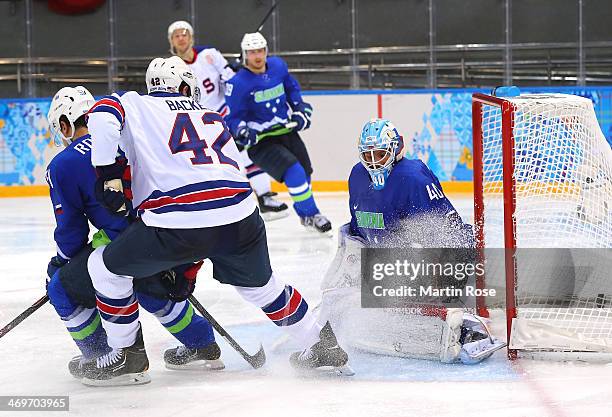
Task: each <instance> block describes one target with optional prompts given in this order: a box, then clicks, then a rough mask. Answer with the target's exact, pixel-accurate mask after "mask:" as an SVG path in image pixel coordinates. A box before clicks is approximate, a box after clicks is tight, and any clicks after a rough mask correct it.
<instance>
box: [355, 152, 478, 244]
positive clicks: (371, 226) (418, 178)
mask: <svg viewBox="0 0 612 417" xmlns="http://www.w3.org/2000/svg"><path fill="white" fill-rule="evenodd" d="M349 204H350V207H349V209H350V212H351V223H350V233H351V235H354V236H360V237H361V238H363V239H366V240H367V241H368V242H369V243H371V244H382V243H385V242H386V241H387V242H388V241H389V240H392V241H394V242H396V243H397V242H398V239H393V235H394V234H395V233H398V232H400V230H401V228H402V221H403V220H405V219H407V218H414V219H423V218H424V217H425V216H429V218H430V219H433V220H430V222H433V223H435V224H434V227H433V228H430V230H425V233H438V234H442V232H441V231H439V228H437V227H435V226H437V225H444V227H445V229H450V230H444V233H448V234H450V236H451V239H453V241H456V242H459V244H456V245H447V244H445V245H443V246H455V247H471V246H472V245H473V233H472V227H471V226H470V225H468V224H464V223H463V222H462V221H461V218H460V217H459V215H458V214H457V212H456V211H455V208H454V207H453V205H452V204H451V202H450V201H449V200H448V198H446V196H445V195H444V193H443V191H442V186H441V185H440V182H439V181H438V178H437V177H436V176H435V175H434V173H433V172H431V170H430V169H429V168H428V167H427V166H426V165H425V164H424V163H423V162H422V161H421V160H419V159H406V158H403V159H401V160H400V161H399V162H398V163H397V164H396V165H395V166H394V167H393V169H392V170H391V173H390V174H389V177H388V178H387V182H386V185H385V187H384V188H383V189H382V190H375V189H374V188H373V187H372V183H371V180H370V175H369V174H368V171H367V170H366V169H365V167H364V166H363V165H362V164H361V163H358V164H356V165H355V166H354V167H353V170H352V171H351V175H350V178H349ZM419 216H423V217H419ZM415 221H416V222H419V221H420V220H415ZM440 227H443V226H440ZM425 229H427V226H426V227H425ZM408 232H410V230H408ZM407 234H409V233H407ZM453 235H454V236H453ZM396 237H397V236H396ZM428 238H429V236H426V239H425V240H428ZM419 240H421V241H422V239H419ZM405 243H408V244H410V243H413V242H405ZM414 243H421V242H414Z"/></svg>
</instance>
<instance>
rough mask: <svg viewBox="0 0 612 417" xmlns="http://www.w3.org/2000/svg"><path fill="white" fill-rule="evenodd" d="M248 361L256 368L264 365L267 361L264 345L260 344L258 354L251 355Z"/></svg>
mask: <svg viewBox="0 0 612 417" xmlns="http://www.w3.org/2000/svg"><path fill="white" fill-rule="evenodd" d="M248 362H249V364H251V366H252V367H253V368H254V369H259V368H261V367H262V366H264V364H265V363H266V352H265V351H264V348H263V346H262V345H259V351H258V352H257V353H256V354H254V355H252V356H249V359H248Z"/></svg>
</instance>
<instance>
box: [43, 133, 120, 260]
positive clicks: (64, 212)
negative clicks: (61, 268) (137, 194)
mask: <svg viewBox="0 0 612 417" xmlns="http://www.w3.org/2000/svg"><path fill="white" fill-rule="evenodd" d="M46 179H47V183H48V184H49V190H50V195H51V202H52V204H53V212H54V214H55V221H56V224H57V227H56V228H55V233H54V235H53V237H54V239H55V243H56V244H57V254H58V255H59V256H61V257H62V258H64V259H70V258H72V257H73V256H74V255H76V254H77V253H78V252H79V251H80V250H81V249H82V248H83V247H84V246H85V245H86V244H87V238H88V236H89V223H88V222H87V220H88V219H89V221H90V222H91V224H93V225H94V227H96V228H97V229H104V231H105V232H106V234H107V236H108V237H109V238H111V239H114V238H115V237H116V236H117V235H118V234H119V233H121V231H122V230H123V229H125V228H126V227H127V225H128V223H127V219H126V218H125V217H119V216H115V215H113V214H111V213H110V212H109V211H108V210H107V209H105V208H104V207H102V206H101V205H100V203H98V201H97V200H96V197H95V192H94V185H95V182H96V172H95V170H94V168H93V166H92V165H91V138H90V137H89V135H85V136H81V137H80V138H78V139H75V140H74V141H73V142H72V143H71V144H70V145H68V146H67V147H66V149H64V150H63V151H61V152H60V153H59V154H57V155H55V157H54V158H53V159H52V160H51V162H50V163H49V166H48V167H47V174H46Z"/></svg>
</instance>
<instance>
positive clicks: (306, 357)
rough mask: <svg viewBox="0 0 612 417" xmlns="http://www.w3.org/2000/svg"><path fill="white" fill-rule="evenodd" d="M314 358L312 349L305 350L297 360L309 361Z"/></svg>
mask: <svg viewBox="0 0 612 417" xmlns="http://www.w3.org/2000/svg"><path fill="white" fill-rule="evenodd" d="M314 356H315V354H314V352H313V351H312V349H306V350H304V351H303V352H302V353H300V355H299V356H298V360H300V361H309V360H310V359H312V358H314Z"/></svg>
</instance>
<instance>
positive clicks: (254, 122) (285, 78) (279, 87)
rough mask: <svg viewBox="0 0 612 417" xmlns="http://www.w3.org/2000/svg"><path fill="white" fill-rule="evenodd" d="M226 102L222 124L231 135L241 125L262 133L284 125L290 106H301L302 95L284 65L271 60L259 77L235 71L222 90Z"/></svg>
mask: <svg viewBox="0 0 612 417" xmlns="http://www.w3.org/2000/svg"><path fill="white" fill-rule="evenodd" d="M225 101H226V103H227V106H228V107H229V114H228V115H227V116H226V117H225V120H226V122H227V125H228V127H229V129H230V132H232V133H234V134H236V133H237V132H238V130H240V128H242V126H244V125H246V126H248V127H249V128H251V129H253V130H255V131H257V132H263V131H265V130H268V129H270V128H272V127H273V126H275V125H279V124H285V123H287V122H288V121H289V115H288V112H289V105H291V106H292V107H293V106H294V105H295V104H297V103H301V102H302V95H301V93H300V85H299V84H298V82H297V81H296V80H295V78H293V77H292V76H291V74H289V70H288V68H287V64H286V63H285V61H283V60H282V59H281V58H279V57H275V56H272V57H269V58H268V59H267V62H266V71H265V72H264V73H262V74H255V73H254V72H251V71H250V70H248V69H247V68H242V69H241V70H240V71H238V72H237V73H236V75H235V76H234V77H233V78H232V79H231V80H229V81H228V82H227V84H226V86H225Z"/></svg>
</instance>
